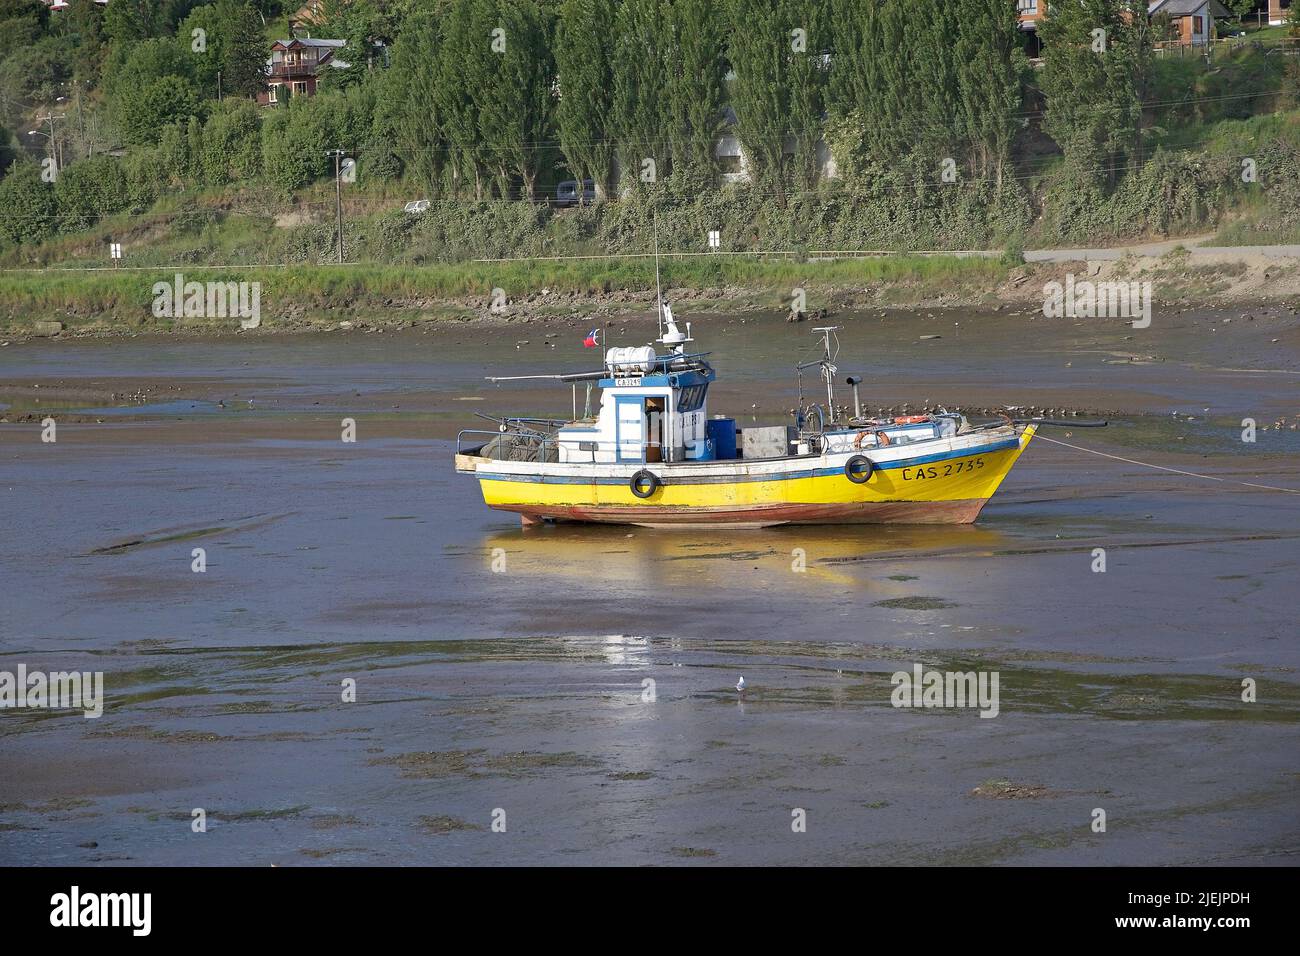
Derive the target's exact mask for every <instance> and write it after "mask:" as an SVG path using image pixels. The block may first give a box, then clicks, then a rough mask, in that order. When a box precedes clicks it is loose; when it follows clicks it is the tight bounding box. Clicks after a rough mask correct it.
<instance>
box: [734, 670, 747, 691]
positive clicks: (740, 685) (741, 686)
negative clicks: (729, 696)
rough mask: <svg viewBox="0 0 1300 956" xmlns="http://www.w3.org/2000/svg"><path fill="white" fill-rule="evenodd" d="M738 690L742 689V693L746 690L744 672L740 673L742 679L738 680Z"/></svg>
mask: <svg viewBox="0 0 1300 956" xmlns="http://www.w3.org/2000/svg"><path fill="white" fill-rule="evenodd" d="M736 690H738V691H740V692H741V693H742V694H743V693H744V692H745V675H744V674H741V675H740V680H738V681H736Z"/></svg>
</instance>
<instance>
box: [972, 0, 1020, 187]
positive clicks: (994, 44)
mask: <svg viewBox="0 0 1300 956" xmlns="http://www.w3.org/2000/svg"><path fill="white" fill-rule="evenodd" d="M959 7H960V16H959V17H958V21H957V25H958V35H957V40H956V65H957V75H958V86H957V91H956V92H957V94H958V95H957V105H958V107H959V108H960V112H961V116H962V122H963V125H964V127H965V134H966V138H967V149H968V156H969V162H970V164H971V167H972V171H973V174H974V175H976V176H978V177H981V178H985V179H989V178H992V179H995V180H996V181H997V182H998V183H999V184H1001V183H1002V181H1003V177H1004V175H1005V173H1006V167H1007V164H1008V162H1009V161H1010V159H1011V145H1012V142H1013V141H1014V140H1015V136H1016V131H1017V123H1018V119H1019V117H1018V113H1019V112H1020V106H1021V102H1022V100H1023V84H1024V77H1025V76H1026V74H1027V71H1028V69H1029V62H1028V60H1027V58H1026V57H1025V54H1024V51H1023V50H1022V49H1021V48H1020V41H1019V25H1018V18H1017V16H1016V12H1015V10H1014V8H1013V7H1012V6H1011V4H1009V3H1004V2H1003V0H961V3H960V4H959Z"/></svg>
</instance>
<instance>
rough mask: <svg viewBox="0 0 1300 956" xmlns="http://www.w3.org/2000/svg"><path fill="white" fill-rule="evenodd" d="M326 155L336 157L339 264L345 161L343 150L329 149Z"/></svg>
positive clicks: (336, 212)
mask: <svg viewBox="0 0 1300 956" xmlns="http://www.w3.org/2000/svg"><path fill="white" fill-rule="evenodd" d="M325 155H326V156H333V157H334V214H335V217H336V219H337V221H338V235H339V265H342V264H343V180H342V179H341V178H340V175H339V164H340V163H342V161H343V150H341V149H328V150H326V151H325Z"/></svg>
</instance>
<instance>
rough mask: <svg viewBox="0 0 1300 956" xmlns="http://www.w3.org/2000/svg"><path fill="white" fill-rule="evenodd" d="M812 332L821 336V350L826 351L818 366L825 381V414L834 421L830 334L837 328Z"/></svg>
mask: <svg viewBox="0 0 1300 956" xmlns="http://www.w3.org/2000/svg"><path fill="white" fill-rule="evenodd" d="M813 331H814V332H820V333H821V334H822V348H823V349H825V351H826V357H825V358H823V359H822V361H821V362H820V363H819V364H820V365H821V367H822V378H824V379H825V380H826V414H827V415H829V416H830V418H831V421H835V366H834V365H833V364H831V359H832V355H831V333H832V332H836V331H839V326H838V325H826V326H822V327H821V328H819V329H813Z"/></svg>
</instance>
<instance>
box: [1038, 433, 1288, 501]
mask: <svg viewBox="0 0 1300 956" xmlns="http://www.w3.org/2000/svg"><path fill="white" fill-rule="evenodd" d="M1034 437H1035V438H1037V439H1038V440H1039V441H1050V442H1051V443H1052V444H1053V445H1064V446H1065V447H1066V448H1073V449H1075V450H1076V451H1086V452H1087V453H1088V454H1090V455H1098V456H1100V457H1102V458H1111V459H1114V460H1115V461H1122V462H1126V463H1127V464H1130V465H1139V466H1141V467H1142V468H1156V469H1158V470H1160V471H1171V472H1173V473H1174V474H1175V475H1186V476H1187V477H1189V478H1204V479H1205V480H1206V481H1223V482H1227V483H1228V484H1230V485H1244V486H1245V487H1247V488H1262V489H1264V490H1265V491H1285V492H1286V493H1287V494H1289V495H1300V489H1296V488H1279V487H1278V486H1277V485H1261V484H1257V483H1255V482H1253V481H1238V480H1236V479H1235V478H1219V477H1217V476H1216V475H1199V474H1197V473H1196V472H1194V471H1183V470H1182V469H1181V468H1166V467H1165V466H1164V465H1153V464H1151V463H1150V462H1148V461H1135V460H1133V459H1132V458H1121V457H1120V456H1119V455H1111V454H1108V453H1107V452H1104V451H1096V450H1095V449H1092V448H1084V447H1083V446H1082V445H1071V444H1070V443H1069V442H1068V441H1060V440H1059V439H1056V438H1048V437H1047V436H1046V435H1044V434H1042V433H1041V432H1038V433H1036V434H1035V435H1034Z"/></svg>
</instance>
